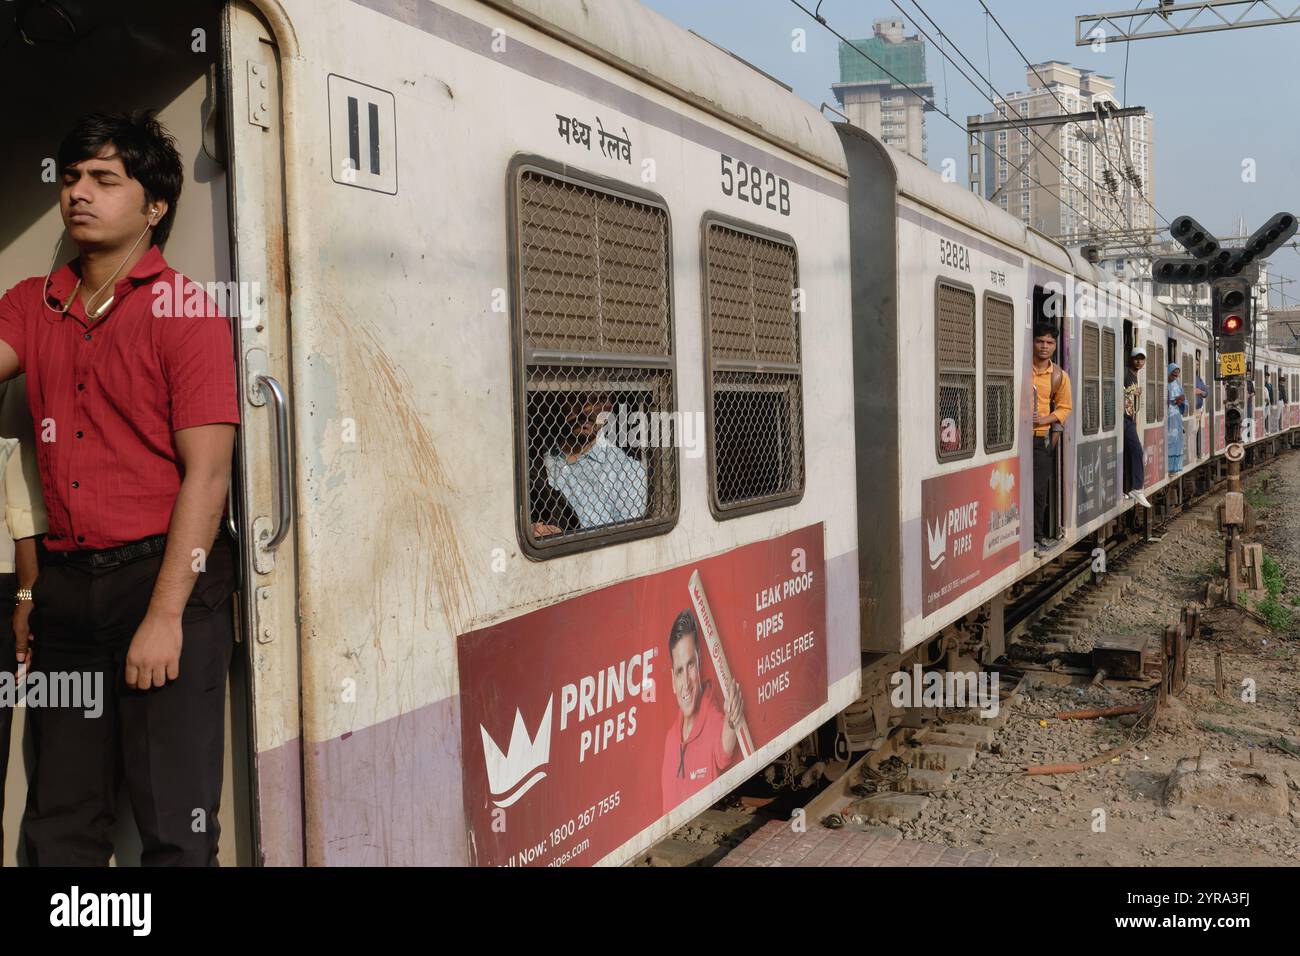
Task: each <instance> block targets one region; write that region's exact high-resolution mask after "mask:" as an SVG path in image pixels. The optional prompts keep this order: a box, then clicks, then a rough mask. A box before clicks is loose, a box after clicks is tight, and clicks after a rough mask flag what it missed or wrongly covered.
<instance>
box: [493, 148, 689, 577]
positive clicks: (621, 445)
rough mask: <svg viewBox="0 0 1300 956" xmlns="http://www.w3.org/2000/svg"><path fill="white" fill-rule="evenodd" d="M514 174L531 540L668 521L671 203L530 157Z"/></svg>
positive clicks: (671, 478)
mask: <svg viewBox="0 0 1300 956" xmlns="http://www.w3.org/2000/svg"><path fill="white" fill-rule="evenodd" d="M513 183H514V196H513V203H512V214H513V216H514V224H513V225H514V241H515V244H516V245H515V261H516V263H517V270H518V271H517V274H516V275H515V276H514V282H515V290H514V291H515V300H514V301H515V303H516V305H515V308H516V323H517V324H516V329H515V333H516V354H517V356H518V361H519V367H518V372H517V374H516V376H515V378H516V383H517V389H518V391H517V393H516V401H517V408H518V411H517V413H516V419H517V422H518V427H519V435H518V457H519V486H520V495H521V508H520V515H521V522H522V525H523V527H522V529H521V537H522V539H523V542H524V545H525V548H526V549H527V550H528V551H529V552H530V553H531V554H532V555H533V556H534V557H547V556H553V555H557V554H563V553H568V552H571V551H575V550H582V549H586V548H591V547H599V546H603V545H605V544H608V543H610V542H612V541H616V540H623V539H626V538H630V537H643V536H645V535H646V534H651V533H655V532H656V531H660V530H663V529H664V528H667V527H669V526H671V525H672V523H673V521H674V520H675V518H676V514H677V456H676V451H675V441H674V438H673V426H674V425H675V423H676V419H675V416H674V414H673V405H674V388H673V332H672V312H671V306H670V303H671V301H672V294H671V288H670V272H669V263H670V262H671V257H670V249H669V223H668V212H667V210H666V209H665V208H664V207H663V205H662V204H661V203H660V202H658V201H657V200H655V199H653V198H652V197H644V198H643V197H639V196H635V195H633V194H632V192H631V191H630V190H626V191H625V190H624V188H623V187H619V186H616V185H614V184H608V185H606V184H603V183H602V184H600V185H597V184H595V183H589V182H584V181H581V180H578V179H575V178H572V177H570V176H567V175H565V176H561V175H558V174H556V173H553V172H550V171H548V170H544V169H539V168H537V167H536V166H534V165H531V164H520V165H518V166H517V167H516V171H515V176H514V177H513Z"/></svg>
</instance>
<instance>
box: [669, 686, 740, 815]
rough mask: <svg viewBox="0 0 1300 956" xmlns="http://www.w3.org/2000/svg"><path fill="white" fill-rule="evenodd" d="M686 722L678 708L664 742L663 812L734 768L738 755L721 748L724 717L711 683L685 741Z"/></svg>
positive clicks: (703, 694)
mask: <svg viewBox="0 0 1300 956" xmlns="http://www.w3.org/2000/svg"><path fill="white" fill-rule="evenodd" d="M684 719H685V718H683V717H682V712H681V710H680V709H679V710H678V711H677V715H676V717H675V719H674V720H673V723H672V726H671V727H670V728H669V729H668V736H667V738H665V740H664V764H663V771H662V774H661V780H662V789H663V812H664V813H667V812H668V811H669V810H672V809H673V808H674V807H676V806H677V805H678V804H680V803H681V802H682V801H683V800H685V799H686V798H687V797H689V796H690V795H691V794H693V793H696V792H698V791H699V790H702V789H704V787H706V786H708V785H709V784H710V783H712V782H713V781H714V780H716V779H718V777H719V776H721V775H722V772H723V771H724V770H726V769H727V768H728V767H729V766H731V762H732V760H733V758H734V756H735V755H734V753H733V754H730V755H729V754H728V753H727V752H726V751H725V750H723V749H722V726H723V722H724V720H725V718H724V717H723V716H722V711H721V710H719V709H718V705H717V704H716V703H715V702H714V700H713V694H712V688H711V686H710V685H709V684H706V685H705V686H704V688H703V690H702V692H701V694H700V706H699V710H698V711H697V712H696V714H695V722H694V723H693V724H692V725H691V736H690V738H689V739H687V740H684V741H683V740H682V724H683V722H684Z"/></svg>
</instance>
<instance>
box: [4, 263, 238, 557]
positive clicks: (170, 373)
mask: <svg viewBox="0 0 1300 956" xmlns="http://www.w3.org/2000/svg"><path fill="white" fill-rule="evenodd" d="M77 277H78V276H77V272H76V270H75V263H73V264H71V265H69V266H64V267H63V268H62V269H60V270H59V271H58V272H56V273H55V274H54V276H53V277H52V278H51V280H50V283H49V293H48V298H47V299H45V301H42V300H43V298H44V295H45V293H44V285H45V277H44V276H41V277H37V278H33V279H27V280H25V281H23V282H20V283H19V284H18V285H16V286H15V287H14V288H12V289H10V290H9V292H8V293H7V294H6V295H5V296H4V298H3V299H0V339H3V340H4V341H5V342H7V343H8V344H9V346H10V347H11V348H12V349H13V350H14V351H15V352H17V353H18V360H19V362H20V363H21V366H22V369H23V370H24V371H25V372H26V373H27V400H28V404H29V405H30V407H31V412H32V420H33V422H34V423H35V425H36V455H37V463H38V464H39V466H40V472H41V484H42V486H43V488H44V493H45V509H46V512H47V513H48V517H49V534H48V535H47V537H46V546H47V547H48V548H49V549H50V550H51V551H72V550H94V549H99V548H111V547H116V546H118V545H121V544H126V543H128V542H131V541H137V540H139V539H140V538H146V537H149V536H151V535H156V534H165V533H166V532H167V529H168V526H169V525H170V524H171V513H172V507H173V506H174V505H175V503H176V494H177V492H178V491H179V490H180V483H181V467H180V459H179V457H178V455H177V452H176V440H175V433H176V432H177V431H179V430H180V429H183V428H192V427H194V426H197V425H212V424H219V423H225V424H232V425H235V424H238V423H239V400H238V395H237V393H236V390H235V359H234V348H233V344H232V338H231V330H230V320H229V319H227V318H225V317H224V316H222V315H221V314H220V312H219V311H218V310H217V309H216V307H215V306H214V305H213V304H212V302H211V300H210V299H208V298H207V297H206V295H204V294H203V292H202V288H201V287H199V286H197V285H196V284H193V283H191V282H190V280H188V279H186V278H185V277H184V276H182V275H180V274H179V273H177V272H176V271H175V270H173V269H172V268H171V267H170V266H168V265H167V262H166V260H165V259H163V256H162V253H161V252H160V251H159V250H158V247H157V246H154V247H153V248H151V249H150V250H149V251H148V252H147V253H146V254H145V256H144V257H143V258H142V259H141V260H140V261H139V263H137V264H136V266H135V268H134V269H132V270H131V272H130V273H129V274H128V275H126V276H124V277H123V278H121V279H119V280H118V282H117V284H116V286H115V288H114V299H113V303H112V306H111V307H110V309H109V310H108V312H106V313H105V314H104V315H103V316H102V317H100V318H99V319H98V320H96V321H93V322H92V321H89V320H87V318H86V314H85V310H84V308H83V306H82V304H81V301H80V297H79V296H78V298H77V300H76V301H75V302H73V303H72V306H71V308H69V309H68V312H67V314H66V315H59V314H58V313H57V312H56V311H52V310H53V309H57V308H58V307H60V305H61V303H63V302H64V301H66V300H67V299H68V297H69V296H70V295H72V292H73V289H74V287H75V286H76V283H77ZM46 303H48V305H49V306H50V308H46Z"/></svg>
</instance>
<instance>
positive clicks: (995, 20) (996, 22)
mask: <svg viewBox="0 0 1300 956" xmlns="http://www.w3.org/2000/svg"><path fill="white" fill-rule="evenodd" d="M979 4H980V6H981V7H983V8H984V12H985V13H987V14H988V15H989V17H990V18H992V20H993V24H994V25H995V26H996V27H997V28H998V29H999V30H1000V31H1002V35H1003V36H1004V37H1006V38H1007V42H1008V43H1010V44H1011V46H1012V47H1013V48H1014V49H1015V51H1016V52H1017V53H1018V54H1020V59H1022V60H1024V61H1025V66H1027V67H1029V68H1030V69H1031V70H1033V71H1034V76H1036V77H1038V81H1039V82H1040V83H1042V84H1043V87H1044V88H1045V89H1046V90H1047V92H1049V93H1051V94H1052V98H1053V99H1054V100H1056V102H1057V104H1058V105H1059V106H1060V107H1061V109H1063V110H1064V109H1065V104H1064V103H1062V102H1061V98H1060V97H1059V96H1057V95H1056V91H1055V90H1053V89H1052V88H1051V87H1050V86H1048V85H1047V81H1046V80H1044V79H1043V76H1042V74H1041V73H1039V72H1038V68H1037V67H1035V66H1034V64H1032V63H1030V62H1029V58H1028V57H1027V56H1025V54H1024V51H1022V50H1021V49H1020V46H1019V44H1017V43H1016V41H1015V40H1014V39H1012V37H1011V34H1010V33H1008V32H1007V31H1006V28H1005V27H1003V26H1002V23H1001V21H999V20H998V18H997V16H996V15H995V14H994V13H993V11H992V10H990V9H989V8H988V4H986V3H985V2H984V0H979ZM1125 93H1126V95H1127V91H1125ZM1076 125H1078V124H1077V123H1076ZM1080 128H1082V127H1080ZM1101 158H1102V159H1103V160H1104V161H1105V163H1106V165H1107V166H1112V168H1113V164H1112V163H1111V161H1110V157H1109V156H1107V155H1106V154H1105V153H1104V152H1103V153H1102V157H1101ZM1137 192H1138V195H1139V196H1140V197H1141V198H1142V201H1143V202H1144V203H1146V204H1147V206H1149V207H1150V209H1151V211H1152V212H1154V213H1155V214H1156V215H1157V216H1159V217H1160V219H1161V220H1163V221H1164V223H1165V225H1166V226H1168V225H1170V221H1169V218H1168V217H1167V216H1165V215H1164V213H1162V212H1161V211H1160V210H1159V209H1157V208H1156V207H1155V204H1154V203H1153V202H1151V200H1150V199H1148V198H1147V196H1146V193H1145V192H1144V191H1143V190H1141V189H1139V190H1138V191H1137Z"/></svg>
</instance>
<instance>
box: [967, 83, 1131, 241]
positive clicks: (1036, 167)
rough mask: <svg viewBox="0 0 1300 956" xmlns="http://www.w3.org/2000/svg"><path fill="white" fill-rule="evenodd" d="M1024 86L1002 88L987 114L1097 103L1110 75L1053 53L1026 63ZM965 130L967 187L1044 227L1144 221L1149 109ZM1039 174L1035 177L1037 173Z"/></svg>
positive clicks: (1091, 229) (1067, 110)
mask: <svg viewBox="0 0 1300 956" xmlns="http://www.w3.org/2000/svg"><path fill="white" fill-rule="evenodd" d="M1026 75H1027V79H1028V83H1029V89H1028V90H1024V91H1020V92H1016V93H1012V94H1010V95H1009V96H1007V97H1006V103H1005V105H1002V106H999V107H998V109H997V111H996V112H993V113H986V114H985V115H984V116H983V117H971V119H972V120H978V119H983V120H984V121H986V122H991V121H995V120H1001V119H1016V118H1033V117H1040V116H1063V115H1066V114H1072V113H1088V112H1093V111H1094V110H1095V107H1096V106H1097V104H1099V103H1106V104H1113V105H1114V106H1116V107H1118V105H1119V104H1118V103H1117V102H1116V100H1115V82H1114V80H1113V79H1112V78H1111V77H1109V76H1103V75H1102V74H1100V73H1095V72H1093V71H1091V70H1084V69H1078V68H1076V67H1073V66H1070V64H1068V63H1063V62H1061V61H1059V60H1051V61H1049V62H1047V63H1040V64H1037V65H1036V66H1034V67H1031V68H1030V69H1029V70H1028V71H1027V74H1026ZM980 136H981V137H982V142H981V141H980V140H979V139H977V138H976V137H975V136H971V137H970V140H969V150H970V170H971V187H972V189H976V190H977V191H978V192H980V193H981V195H983V196H984V197H985V198H986V199H989V200H991V201H993V202H996V203H997V204H998V205H1000V206H1001V207H1002V208H1003V209H1005V210H1006V211H1007V212H1009V213H1011V215H1013V216H1015V217H1017V218H1018V219H1020V220H1021V221H1022V222H1024V223H1026V224H1028V225H1030V226H1032V227H1033V228H1034V229H1037V230H1038V231H1039V232H1042V233H1046V234H1047V235H1049V236H1055V237H1060V238H1063V239H1064V240H1066V241H1072V240H1075V241H1078V242H1085V241H1087V239H1088V238H1089V237H1090V236H1091V235H1093V234H1094V233H1095V232H1096V231H1098V230H1103V231H1110V232H1115V231H1119V230H1129V229H1131V230H1144V229H1151V228H1153V227H1154V225H1155V214H1154V212H1153V210H1152V208H1151V206H1150V205H1149V204H1148V203H1147V202H1146V200H1145V199H1144V198H1143V196H1144V195H1145V196H1151V195H1152V194H1153V192H1152V190H1153V187H1152V174H1153V170H1154V168H1155V167H1154V158H1153V156H1152V148H1153V133H1152V117H1151V116H1150V115H1149V114H1148V115H1146V116H1128V117H1123V118H1118V119H1116V118H1110V119H1107V120H1105V121H1100V120H1096V119H1091V120H1082V121H1079V122H1077V123H1064V122H1063V123H1060V124H1046V125H1042V126H1030V127H1013V128H1011V129H1002V130H996V131H985V132H982V133H981V134H980ZM1035 180H1037V183H1036V182H1035Z"/></svg>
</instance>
